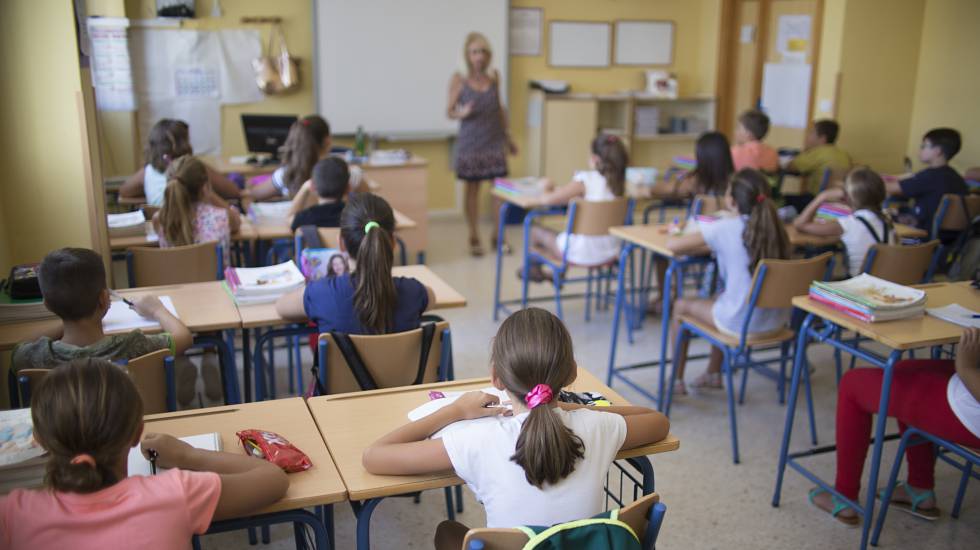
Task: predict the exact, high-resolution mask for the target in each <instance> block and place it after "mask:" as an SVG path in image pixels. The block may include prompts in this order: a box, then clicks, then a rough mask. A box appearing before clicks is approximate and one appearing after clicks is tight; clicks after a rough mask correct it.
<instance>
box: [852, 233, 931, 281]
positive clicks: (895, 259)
mask: <svg viewBox="0 0 980 550" xmlns="http://www.w3.org/2000/svg"><path fill="white" fill-rule="evenodd" d="M937 248H939V241H938V240H936V241H929V242H927V243H922V244H916V245H910V246H901V245H887V244H880V243H879V244H875V245H874V246H873V247H871V249H870V250H868V255H867V257H865V260H864V272H865V273H868V274H869V275H874V276H875V277H880V278H882V279H885V280H887V281H891V282H893V283H896V284H900V285H916V284H919V283H924V282H928V281H926V280H925V279H926V275H927V274H929V268H930V267H932V265H933V260H934V258H935V256H936V249H937ZM869 264H870V265H869Z"/></svg>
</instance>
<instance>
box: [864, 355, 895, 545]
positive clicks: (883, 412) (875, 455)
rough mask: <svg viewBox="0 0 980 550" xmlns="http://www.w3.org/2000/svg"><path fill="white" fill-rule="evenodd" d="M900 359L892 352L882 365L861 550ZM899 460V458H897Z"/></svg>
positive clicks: (867, 527) (866, 539) (872, 511)
mask: <svg viewBox="0 0 980 550" xmlns="http://www.w3.org/2000/svg"><path fill="white" fill-rule="evenodd" d="M901 357H902V352H901V351H899V350H893V351H892V352H891V354H889V356H888V361H887V362H886V363H885V365H884V370H885V372H884V374H883V376H882V380H881V397H879V398H878V419H877V422H876V425H875V444H874V450H873V451H872V453H871V474H870V476H869V477H868V485H867V488H866V489H865V491H866V492H867V497H866V499H865V503H864V518H863V519H864V521H863V522H861V546H860V548H861V550H864V549H865V548H867V547H868V533H869V531H870V529H871V520H872V519H873V516H874V506H875V494H876V493H877V492H878V474H879V470H880V469H881V451H882V447H884V445H885V424H887V422H888V400H889V398H890V397H891V391H892V376H893V375H894V374H895V363H896V362H897V361H898V360H899V359H900V358H901ZM899 460H901V457H899Z"/></svg>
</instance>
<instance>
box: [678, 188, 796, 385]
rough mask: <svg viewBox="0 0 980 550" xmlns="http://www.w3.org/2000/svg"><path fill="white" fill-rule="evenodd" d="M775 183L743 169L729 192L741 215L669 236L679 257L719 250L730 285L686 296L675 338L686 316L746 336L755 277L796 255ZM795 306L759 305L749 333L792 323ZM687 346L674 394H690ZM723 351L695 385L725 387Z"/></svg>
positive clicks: (731, 207)
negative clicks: (764, 264) (762, 266)
mask: <svg viewBox="0 0 980 550" xmlns="http://www.w3.org/2000/svg"><path fill="white" fill-rule="evenodd" d="M769 190H770V187H769V182H768V181H767V180H766V177H765V176H764V175H762V173H761V172H759V171H757V170H739V171H738V172H736V173H735V175H734V176H733V177H732V181H731V183H730V184H729V186H728V193H727V194H726V195H725V203H726V206H727V209H728V210H731V211H733V212H738V214H739V215H738V216H734V217H729V218H722V219H719V220H717V221H714V222H711V223H703V224H701V225H700V228H701V230H700V231H699V232H697V233H690V234H686V235H682V236H678V237H671V238H670V239H668V240H667V248H669V249H670V251H671V252H673V253H674V254H677V255H685V254H705V253H708V252H711V253H714V255H715V257H716V258H717V262H718V271H719V272H720V274H721V278H722V280H724V282H725V289H724V290H723V291H722V292H721V294H719V295H718V296H716V297H714V298H707V299H705V298H680V299H678V300H677V302H676V303H675V304H674V308H673V310H672V311H673V313H674V315H675V317H674V320H673V325H672V327H671V328H672V331H671V334H672V336H671V341H672V342H674V341H676V337H677V331H678V330H679V328H680V323H679V321H678V319H679V318H680V315H682V314H687V315H690V316H692V317H694V318H696V319H698V321H700V322H702V323H704V324H705V325H707V326H709V327H716V328H717V329H718V330H720V331H721V332H724V333H726V334H728V335H730V336H733V337H735V338H739V337H740V336H741V334H740V333H741V330H742V324H743V323H744V321H745V316H746V314H747V313H748V296H749V292H750V291H751V290H752V275H753V273H755V268H756V266H757V265H758V263H759V261H760V260H763V259H765V258H775V259H787V258H789V255H790V243H789V236H788V235H787V234H786V228H785V227H783V223H782V222H781V221H780V220H779V215H778V214H777V213H776V205H775V204H774V203H773V202H772V200H771V199H770V198H769ZM789 315H790V310H789V309H788V308H787V309H782V308H778V309H774V308H756V310H755V312H754V313H753V315H752V320H751V323H750V325H749V333H752V334H757V333H767V332H771V331H775V330H778V329H780V328H782V327H783V326H784V325H785V324H786V323H787V322H788V321H789ZM689 342H690V340H686V341H685V343H684V347H682V348H680V349H676V350H674V361H676V362H677V380H676V382H675V383H674V393H675V394H678V395H686V394H687V387H686V386H685V384H684V365H685V363H686V361H687V345H688V343H689ZM721 360H722V351H721V350H720V349H718V348H715V347H712V348H711V358H710V360H709V362H708V370H707V371H706V372H705V373H704V374H702V375H701V376H699V377H698V378H697V379H696V380H695V381H694V383H693V384H692V386H693V387H695V388H709V389H719V388H721V387H722V382H721Z"/></svg>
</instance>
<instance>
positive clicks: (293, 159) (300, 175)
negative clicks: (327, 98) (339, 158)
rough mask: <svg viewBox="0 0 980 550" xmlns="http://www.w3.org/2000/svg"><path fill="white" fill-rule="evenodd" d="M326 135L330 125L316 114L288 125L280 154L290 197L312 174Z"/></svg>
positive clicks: (327, 135) (328, 133)
mask: <svg viewBox="0 0 980 550" xmlns="http://www.w3.org/2000/svg"><path fill="white" fill-rule="evenodd" d="M328 137H330V125H329V124H328V123H327V121H326V120H324V119H323V118H322V117H319V116H317V115H310V116H306V117H303V118H301V119H299V120H297V121H296V122H294V123H293V125H292V126H290V128H289V134H288V135H287V136H286V143H285V144H284V145H283V154H282V165H283V167H284V168H285V173H284V174H283V181H284V182H285V183H286V188H287V189H289V196H290V197H292V196H294V195H296V193H297V192H298V191H299V188H300V186H302V185H303V183H304V182H305V181H306V180H308V179H310V177H311V176H312V175H313V166H315V165H316V163H317V161H319V160H320V148H321V147H322V146H323V142H324V140H326V139H327V138H328Z"/></svg>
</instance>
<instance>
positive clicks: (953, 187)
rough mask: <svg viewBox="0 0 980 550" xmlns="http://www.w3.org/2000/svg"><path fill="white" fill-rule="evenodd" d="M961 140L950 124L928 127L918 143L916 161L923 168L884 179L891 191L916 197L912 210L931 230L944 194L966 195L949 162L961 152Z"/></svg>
mask: <svg viewBox="0 0 980 550" xmlns="http://www.w3.org/2000/svg"><path fill="white" fill-rule="evenodd" d="M960 144H961V141H960V133H959V132H958V131H956V130H954V129H953V128H933V129H932V130H929V131H928V132H926V134H925V135H924V136H922V143H921V144H920V145H919V161H920V162H922V163H924V164H925V165H926V168H925V169H924V170H922V171H920V172H918V173H916V174H915V175H914V176H911V177H908V178H905V179H902V180H898V181H892V182H886V183H885V186H886V188H887V190H888V193H889V194H890V195H902V196H904V197H909V198H913V199H915V208H914V210H913V214H914V216H915V224H916V226H917V227H919V228H920V229H925V230H927V231H930V230H932V219H933V216H935V214H936V209H937V208H939V203H940V202H941V201H942V197H943V195H946V194H954V195H966V192H967V189H966V182H965V181H964V180H963V176H961V175H960V174H959V172H957V171H956V170H955V169H953V167H951V166H950V165H949V161H950V160H951V159H952V158H953V157H954V156H956V153H959V152H960Z"/></svg>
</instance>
